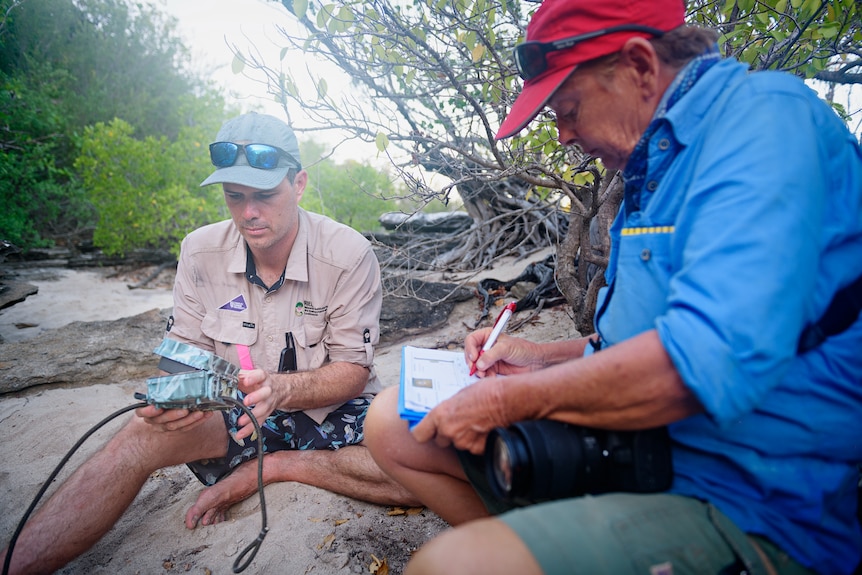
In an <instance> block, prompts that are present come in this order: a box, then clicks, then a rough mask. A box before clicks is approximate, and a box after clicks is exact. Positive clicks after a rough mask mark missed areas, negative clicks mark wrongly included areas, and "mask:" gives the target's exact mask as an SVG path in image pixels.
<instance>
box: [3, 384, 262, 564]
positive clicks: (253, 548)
mask: <svg viewBox="0 0 862 575" xmlns="http://www.w3.org/2000/svg"><path fill="white" fill-rule="evenodd" d="M139 396H140V394H135V397H138V398H140V397H139ZM143 397H146V396H143ZM219 399H220V400H222V401H224V402H226V403H229V404H232V405H235V406H237V407H239V408H240V409H242V410H243V412H245V414H246V415H248V416H249V418H250V419H251V422H252V423H253V424H254V430H255V432H256V433H257V490H258V493H259V494H260V514H261V519H262V526H261V530H260V533H259V534H258V536H257V539H255V540H254V541H252V542H251V543H250V544H249V545H248V547H246V548H245V549H244V550H243V551H242V553H240V554H239V555H238V556H237V558H236V560H235V561H234V563H233V572H234V573H241V572H242V571H244V570H245V569H246V568H247V567H248V566H249V564H251V562H252V561H253V560H254V557H255V555H257V552H258V551H259V550H260V545H261V543H263V540H264V538H265V537H266V533H267V531H269V529H268V528H267V526H266V500H265V499H264V495H263V435H262V433H261V430H260V424H258V422H257V419H255V417H254V414H252V412H251V410H250V409H249V408H248V407H246V406H245V405H244V404H243V403H242V402H241V401H237V400H236V399H234V398H232V397H220V398H219ZM147 405H149V404H148V403H135V404H133V405H127V406H126V407H124V408H122V409H119V410H117V411H115V412H114V413H112V414H111V415H109V416H108V417H106V418H105V419H103V420H102V421H100V422H99V423H97V424H96V425H94V426H93V427H91V428H90V429H89V431H87V433H85V434H84V435H83V436H82V437H81V439H79V440H78V442H77V443H75V445H73V446H72V449H70V450H69V452H68V453H66V455H65V456H64V457H63V459H62V460H60V463H59V464H58V465H57V467H55V468H54V471H53V472H52V473H51V475H50V476H49V477H48V479H47V480H45V483H44V484H42V488H41V489H40V490H39V492H38V493H37V494H36V497H34V498H33V502H32V503H30V506H29V507H28V508H27V511H25V512H24V516H23V517H22V518H21V521H20V522H19V523H18V527H17V528H16V529H15V533H14V534H13V535H12V539H11V540H10V541H9V547H8V548H7V549H6V558H5V559H4V560H3V575H9V566H10V565H11V564H12V551H13V550H14V549H15V543H16V542H17V541H18V537H19V536H20V535H21V531H23V530H24V525H25V524H26V523H27V519H29V518H30V514H31V513H33V510H34V509H35V508H36V505H38V503H39V500H40V499H42V497H43V496H44V495H45V492H46V491H48V488H49V487H50V486H51V483H52V482H53V481H54V480H55V479H56V478H57V475H59V473H60V471H61V470H62V469H63V467H64V466H65V465H66V463H68V461H69V459H71V457H72V455H74V454H75V452H76V451H78V449H79V448H80V447H81V445H83V444H84V442H85V441H86V440H87V439H89V438H90V436H91V435H93V434H94V433H95V432H96V431H98V430H99V429H101V428H102V427H103V426H104V425H105V424H107V423H108V422H110V421H111V420H112V419H115V418H117V417H119V416H121V415H123V414H124V413H126V412H129V411H132V410H133V409H138V408H141V407H146V406H147ZM249 553H251V555H249V557H248V559H247V560H246V561H245V562H244V563H243V564H242V565H239V562H240V561H241V560H242V559H243V558H244V557H245V556H246V555H248V554H249Z"/></svg>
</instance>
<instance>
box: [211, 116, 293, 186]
mask: <svg viewBox="0 0 862 575" xmlns="http://www.w3.org/2000/svg"><path fill="white" fill-rule="evenodd" d="M215 141H216V142H233V143H235V144H268V145H270V146H274V147H276V148H279V149H280V150H282V151H283V152H286V153H287V154H288V155H289V156H290V158H288V157H285V156H284V155H282V156H280V157H279V159H278V165H277V166H276V167H275V168H273V169H271V170H266V169H263V168H253V167H252V166H249V165H248V160H247V159H246V157H245V152H244V150H241V151H240V152H239V153H238V154H237V157H236V162H234V164H233V165H232V166H226V167H224V168H218V169H217V170H216V171H215V172H213V173H212V174H210V176H209V177H208V178H207V179H205V180H204V181H203V182H201V186H208V185H209V184H222V183H229V184H240V185H242V186H248V187H250V188H256V189H258V190H269V189H272V188H274V187H276V186H277V185H278V184H280V183H281V181H282V180H283V179H284V178H285V176H287V172H288V170H290V169H291V168H293V169H295V170H301V169H302V164H301V160H300V159H299V143H298V142H297V141H296V136H295V135H294V133H293V130H292V129H291V128H290V126H288V125H287V124H286V123H285V122H283V121H282V120H279V119H278V118H276V117H275V116H269V115H267V114H258V113H255V112H252V113H249V114H243V115H242V116H238V117H236V118H234V119H232V120H228V121H227V122H225V123H224V125H222V127H221V129H220V130H219V132H218V135H217V136H216V139H215Z"/></svg>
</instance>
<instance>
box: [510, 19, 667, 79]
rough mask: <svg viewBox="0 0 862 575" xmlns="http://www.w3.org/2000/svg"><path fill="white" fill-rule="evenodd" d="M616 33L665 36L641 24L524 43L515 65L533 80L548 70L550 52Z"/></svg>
mask: <svg viewBox="0 0 862 575" xmlns="http://www.w3.org/2000/svg"><path fill="white" fill-rule="evenodd" d="M614 32H644V33H646V34H651V35H653V36H656V37H660V36H662V35H664V32H663V31H661V30H659V29H657V28H650V27H649V26H641V25H640V24H621V25H619V26H611V27H610V28H604V29H602V30H595V31H593V32H587V33H586V34H579V35H577V36H571V37H569V38H563V39H562V40H554V41H552V42H536V41H529V42H523V43H521V44H518V45H517V46H515V65H516V66H517V67H518V74H520V75H521V78H523V79H524V80H532V79H533V78H535V77H537V76H540V75H542V74H543V73H544V72H545V71H546V70H547V69H548V60H547V58H546V56H547V55H548V54H549V53H550V52H557V51H559V50H568V49H569V48H574V47H575V46H577V45H578V44H580V43H581V42H585V41H587V40H592V39H593V38H598V37H599V36H605V35H606V34H613V33H614Z"/></svg>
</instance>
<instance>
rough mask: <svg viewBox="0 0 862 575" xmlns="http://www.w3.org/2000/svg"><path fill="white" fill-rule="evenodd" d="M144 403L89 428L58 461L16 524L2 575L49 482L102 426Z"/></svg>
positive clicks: (128, 406) (5, 574)
mask: <svg viewBox="0 0 862 575" xmlns="http://www.w3.org/2000/svg"><path fill="white" fill-rule="evenodd" d="M146 406H147V404H146V403H135V404H134V405H127V406H126V407H124V408H122V409H120V410H118V411H115V412H114V413H112V414H111V415H109V416H108V417H106V418H105V419H103V420H102V421H100V422H99V423H97V424H96V425H94V426H93V427H91V428H90V430H89V431H88V432H87V433H85V434H84V436H83V437H81V439H79V440H78V442H77V443H76V444H75V445H74V446H72V449H70V450H69V452H68V453H67V454H66V456H65V457H64V458H63V459H62V460H60V463H59V465H57V467H55V468H54V471H53V472H52V473H51V475H50V476H49V477H48V479H47V480H46V481H45V483H43V484H42V488H41V489H40V490H39V493H37V494H36V497H35V498H33V503H31V504H30V507H28V508H27V511H26V512H24V517H22V518H21V521H20V522H19V523H18V527H17V528H16V529H15V533H14V534H13V535H12V540H11V541H9V547H8V548H7V549H6V559H5V560H4V561H3V575H8V574H9V566H10V565H11V564H12V550H13V549H14V548H15V542H16V541H18V536H19V535H21V531H23V529H24V524H25V523H26V522H27V519H28V518H29V517H30V514H31V513H33V510H34V509H35V508H36V505H37V504H38V503H39V500H40V499H42V496H43V495H45V492H46V491H48V488H49V487H50V486H51V482H53V481H54V480H55V479H56V478H57V475H58V474H59V473H60V470H61V469H63V466H64V465H66V462H68V461H69V459H70V458H71V457H72V455H73V454H74V453H75V452H76V451H78V448H79V447H81V445H83V444H84V442H85V441H86V440H87V439H89V438H90V436H91V435H93V434H94V433H95V432H96V431H98V430H99V429H100V428H101V427H102V426H103V425H105V424H106V423H108V422H109V421H111V420H112V419H114V418H115V417H119V416H121V415H123V414H124V413H126V412H127V411H132V410H133V409H138V408H139V407H146Z"/></svg>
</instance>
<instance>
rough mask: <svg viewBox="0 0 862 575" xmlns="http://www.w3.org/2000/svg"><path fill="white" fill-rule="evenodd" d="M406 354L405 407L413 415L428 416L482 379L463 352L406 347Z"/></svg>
mask: <svg viewBox="0 0 862 575" xmlns="http://www.w3.org/2000/svg"><path fill="white" fill-rule="evenodd" d="M403 354H404V356H403V373H402V374H401V385H402V386H403V389H404V407H405V408H407V409H408V410H411V411H417V412H421V413H425V412H428V411H430V410H431V408H433V407H434V406H435V405H437V404H438V403H440V402H441V401H445V400H446V399H448V398H450V397H452V396H453V395H455V394H456V393H458V391H460V390H461V389H463V388H464V387H466V386H468V385H470V384H471V383H473V382H474V381H476V380H477V379H479V378H478V377H477V376H475V375H474V376H471V375H470V366H468V365H467V362H466V361H465V359H464V352H462V351H447V350H440V349H424V348H419V347H412V346H405V347H404V349H403Z"/></svg>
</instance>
